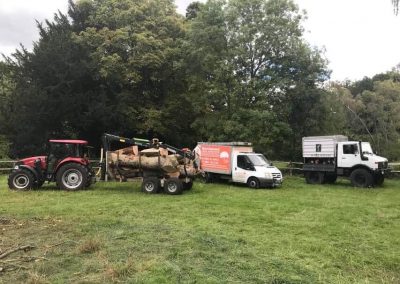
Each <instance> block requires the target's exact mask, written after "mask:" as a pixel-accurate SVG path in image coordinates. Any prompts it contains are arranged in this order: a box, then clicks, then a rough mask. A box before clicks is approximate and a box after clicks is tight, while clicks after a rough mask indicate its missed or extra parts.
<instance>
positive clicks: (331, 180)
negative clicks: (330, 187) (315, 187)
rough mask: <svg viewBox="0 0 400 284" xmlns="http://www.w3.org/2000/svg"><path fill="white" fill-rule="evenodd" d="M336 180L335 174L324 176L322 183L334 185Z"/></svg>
mask: <svg viewBox="0 0 400 284" xmlns="http://www.w3.org/2000/svg"><path fill="white" fill-rule="evenodd" d="M336 179H337V175H336V174H326V175H325V179H324V182H326V183H335V182H336Z"/></svg>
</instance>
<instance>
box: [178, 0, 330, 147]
mask: <svg viewBox="0 0 400 284" xmlns="http://www.w3.org/2000/svg"><path fill="white" fill-rule="evenodd" d="M302 19H303V14H302V13H300V12H299V11H298V8H297V6H296V5H295V4H294V3H293V2H292V1H284V0H272V1H265V0H245V1H239V0H231V1H229V2H227V3H225V2H224V1H217V0H210V1H208V2H207V3H206V4H205V5H204V7H203V8H202V9H201V10H200V12H199V13H198V14H197V17H196V18H194V19H193V20H192V21H191V22H190V28H189V33H188V47H187V49H186V50H187V52H188V56H187V61H188V62H189V64H188V65H189V74H190V90H191V92H192V95H193V97H194V101H195V103H196V105H197V108H196V109H197V110H198V112H197V113H196V120H195V123H194V127H196V128H197V129H198V130H199V134H200V136H201V137H202V138H205V139H207V138H208V139H210V140H236V139H239V138H240V139H243V140H249V141H252V142H254V143H255V144H256V146H258V147H259V148H260V149H262V150H264V151H267V150H268V149H272V150H271V152H276V151H274V148H275V149H277V148H280V147H282V148H284V147H286V149H287V148H288V147H292V143H291V142H287V141H290V140H291V139H290V137H291V135H292V131H293V128H292V127H291V125H290V121H289V116H290V113H289V112H290V111H296V110H293V109H292V107H291V106H292V104H293V101H292V99H293V97H294V96H297V95H299V94H300V92H298V91H296V90H299V89H301V90H303V91H306V92H307V91H309V90H312V89H315V88H316V87H317V85H318V84H319V83H320V82H322V81H324V80H325V79H326V78H327V77H328V74H329V73H328V71H327V70H326V68H325V66H326V62H325V60H324V59H323V58H322V56H321V55H320V51H319V50H316V49H312V48H310V47H309V46H308V44H307V43H305V42H304V40H303V38H302V32H303V29H302V27H301V22H302ZM257 121H259V122H260V123H257ZM261 122H262V123H261ZM235 125H236V126H237V129H235ZM242 126H243V127H242ZM246 128H249V129H251V131H248V132H247V131H246V130H245V129H246ZM270 129H271V130H272V129H273V131H269V130H270ZM279 129H280V130H281V131H279ZM272 146H273V147H272ZM296 146H297V145H296ZM288 152H290V151H285V153H288Z"/></svg>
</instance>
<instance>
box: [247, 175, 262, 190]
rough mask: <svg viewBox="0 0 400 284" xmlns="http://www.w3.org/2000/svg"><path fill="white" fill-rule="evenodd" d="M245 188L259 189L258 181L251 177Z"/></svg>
mask: <svg viewBox="0 0 400 284" xmlns="http://www.w3.org/2000/svg"><path fill="white" fill-rule="evenodd" d="M247 186H248V187H250V188H253V189H256V188H259V187H260V181H259V180H258V179H257V178H255V177H251V178H249V179H248V181H247Z"/></svg>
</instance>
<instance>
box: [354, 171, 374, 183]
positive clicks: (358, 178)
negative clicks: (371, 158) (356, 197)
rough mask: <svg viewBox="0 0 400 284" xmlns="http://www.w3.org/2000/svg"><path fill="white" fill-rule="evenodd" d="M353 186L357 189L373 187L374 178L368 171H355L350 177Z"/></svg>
mask: <svg viewBox="0 0 400 284" xmlns="http://www.w3.org/2000/svg"><path fill="white" fill-rule="evenodd" d="M350 180H351V184H352V185H353V186H355V187H371V186H373V181H374V178H373V176H372V174H371V173H370V172H369V171H368V170H366V169H355V170H354V171H353V172H352V173H351V175H350Z"/></svg>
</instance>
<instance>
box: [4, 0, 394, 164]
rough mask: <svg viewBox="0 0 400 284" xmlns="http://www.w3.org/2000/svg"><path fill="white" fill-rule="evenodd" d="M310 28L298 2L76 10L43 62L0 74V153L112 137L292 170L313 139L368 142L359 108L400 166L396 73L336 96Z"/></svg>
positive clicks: (51, 26) (51, 23)
mask: <svg viewBox="0 0 400 284" xmlns="http://www.w3.org/2000/svg"><path fill="white" fill-rule="evenodd" d="M394 4H396V3H394ZM304 18H305V15H304V13H303V12H302V11H300V10H299V8H298V7H297V5H296V4H295V3H294V2H293V1H291V0H229V1H223V0H208V1H207V2H206V3H200V2H193V3H191V4H190V5H189V6H188V8H187V11H186V17H183V16H181V15H179V14H178V13H177V12H176V7H175V5H174V2H173V0H148V1H140V0H122V1H121V0H118V1H117V0H80V1H77V2H73V1H70V2H69V10H68V14H62V13H57V14H55V15H54V18H53V19H52V20H47V21H45V22H44V23H43V24H42V23H38V29H39V33H40V38H39V40H38V41H37V42H36V43H35V44H34V47H33V50H32V51H28V50H26V49H24V48H22V47H21V48H20V49H19V50H17V51H16V52H15V53H14V54H13V55H12V56H11V57H9V58H7V60H6V61H5V62H1V63H0V75H1V76H0V101H1V104H0V134H1V135H0V149H3V150H1V151H2V152H8V155H10V156H12V157H21V156H24V155H32V154H39V153H43V145H44V143H45V142H46V140H47V139H49V138H81V139H87V140H89V142H90V143H91V144H92V145H94V146H99V143H100V136H101V134H102V133H104V132H110V133H114V134H118V135H124V136H129V137H132V136H136V137H142V138H153V137H158V138H160V139H161V140H164V141H168V143H170V144H175V145H177V146H179V147H180V146H182V147H183V146H189V147H193V146H194V145H195V144H196V142H197V141H240V140H242V141H249V142H253V143H254V145H255V146H256V149H257V150H258V151H261V152H264V153H266V154H268V156H269V157H271V158H281V159H291V160H292V159H299V158H300V156H301V147H300V145H301V138H302V137H303V136H306V135H324V134H347V135H349V136H355V137H362V138H366V139H369V137H368V136H366V135H365V132H363V127H362V126H360V125H359V123H358V122H357V120H355V119H354V114H352V113H350V112H349V111H348V109H349V108H351V109H352V110H354V113H356V114H357V115H358V116H359V117H360V118H361V119H363V121H365V125H366V126H367V127H368V130H369V131H370V133H371V134H372V137H373V140H374V141H375V142H376V146H377V147H378V149H379V151H381V152H384V153H387V154H388V155H391V156H393V157H399V156H400V154H399V153H397V152H396V151H395V150H392V149H393V147H395V145H397V144H398V142H399V140H398V139H399V136H398V135H399V125H398V124H399V117H398V113H399V106H398V105H399V99H398V97H399V93H398V92H399V91H398V90H399V89H400V86H399V83H398V82H399V81H398V77H399V73H398V71H395V70H394V71H393V72H390V73H385V74H380V75H377V76H376V77H374V78H365V79H364V80H361V81H358V82H350V83H337V84H331V85H329V86H328V88H327V87H326V86H325V82H326V81H327V80H328V79H329V75H330V71H329V70H328V68H327V60H326V59H325V56H324V53H323V51H322V50H319V49H318V48H315V47H312V46H310V45H309V44H308V43H307V42H306V40H305V39H304V36H303V33H304V29H303V26H302V23H303V20H304ZM396 143H397V144H396Z"/></svg>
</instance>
